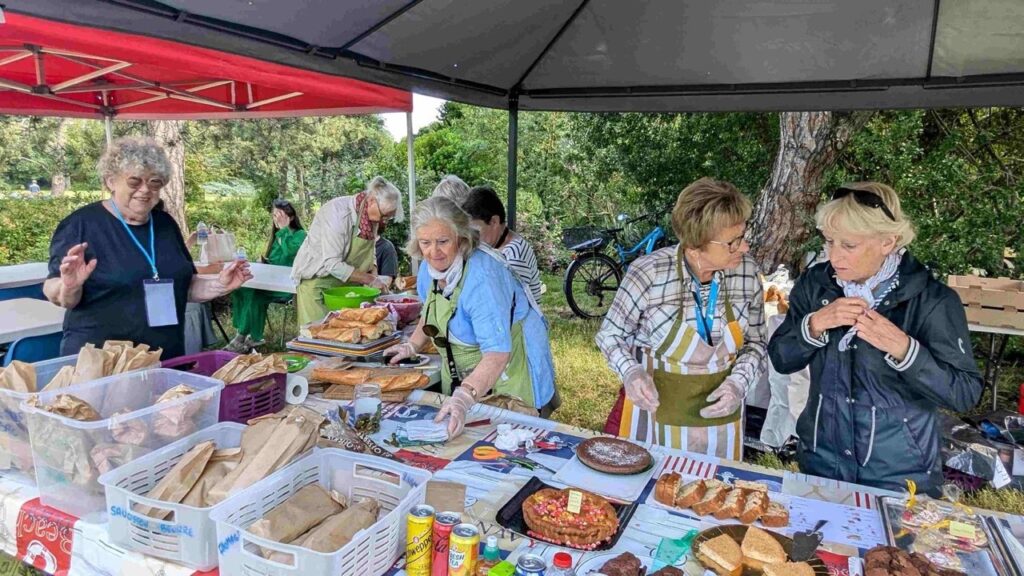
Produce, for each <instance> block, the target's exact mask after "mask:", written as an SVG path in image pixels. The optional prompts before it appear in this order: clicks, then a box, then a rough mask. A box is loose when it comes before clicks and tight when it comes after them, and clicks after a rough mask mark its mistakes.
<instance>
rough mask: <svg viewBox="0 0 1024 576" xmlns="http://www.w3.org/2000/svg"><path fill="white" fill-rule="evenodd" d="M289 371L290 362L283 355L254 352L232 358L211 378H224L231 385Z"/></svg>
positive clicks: (225, 382)
mask: <svg viewBox="0 0 1024 576" xmlns="http://www.w3.org/2000/svg"><path fill="white" fill-rule="evenodd" d="M287 372H288V364H287V363H286V362H285V361H284V359H282V358H281V357H279V356H276V355H269V356H263V355H262V354H259V353H255V352H254V353H252V354H246V355H243V356H237V357H235V358H232V359H231V361H230V362H228V363H227V364H225V365H224V366H221V368H220V369H219V370H217V371H216V372H214V373H213V376H211V378H214V379H216V380H223V381H224V384H226V385H231V384H237V383H239V382H248V381H250V380H255V379H257V378H263V377H266V376H270V375H272V374H286V373H287Z"/></svg>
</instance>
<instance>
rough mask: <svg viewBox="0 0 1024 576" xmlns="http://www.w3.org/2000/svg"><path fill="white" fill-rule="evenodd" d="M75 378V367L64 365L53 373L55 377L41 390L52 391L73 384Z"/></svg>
mask: <svg viewBox="0 0 1024 576" xmlns="http://www.w3.org/2000/svg"><path fill="white" fill-rule="evenodd" d="M74 379H75V367H74V366H64V367H63V368H61V369H60V370H58V371H57V373H56V374H54V375H53V378H51V379H50V381H49V382H47V383H46V386H43V389H42V390H40V392H51V391H53V390H60V389H62V388H67V387H68V386H71V383H72V381H73V380H74Z"/></svg>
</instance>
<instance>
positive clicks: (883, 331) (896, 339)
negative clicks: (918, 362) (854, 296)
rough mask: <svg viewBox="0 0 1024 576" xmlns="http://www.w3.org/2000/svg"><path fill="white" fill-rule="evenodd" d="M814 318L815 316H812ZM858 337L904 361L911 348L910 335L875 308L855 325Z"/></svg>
mask: <svg viewBox="0 0 1024 576" xmlns="http://www.w3.org/2000/svg"><path fill="white" fill-rule="evenodd" d="M812 320H813V318H812ZM854 328H856V329H857V337H858V338H860V339H861V340H863V341H865V342H867V343H868V344H871V345H872V346H874V347H875V348H878V349H879V350H881V351H882V352H885V353H886V354H888V355H890V356H892V357H893V358H895V359H896V361H897V362H902V361H903V359H904V358H906V357H907V351H909V350H910V336H907V333H906V332H904V331H903V330H900V329H899V327H898V326H896V325H895V324H893V323H892V322H890V321H889V319H888V318H886V317H885V316H882V315H881V314H879V313H878V312H875V311H874V310H868V311H867V312H866V313H865V314H864V315H862V316H861V317H860V318H859V319H858V320H857V323H856V324H855V325H854Z"/></svg>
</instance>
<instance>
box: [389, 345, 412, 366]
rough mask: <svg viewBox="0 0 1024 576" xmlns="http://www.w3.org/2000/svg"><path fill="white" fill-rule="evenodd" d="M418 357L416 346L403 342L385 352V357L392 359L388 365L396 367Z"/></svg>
mask: <svg viewBox="0 0 1024 576" xmlns="http://www.w3.org/2000/svg"><path fill="white" fill-rule="evenodd" d="M415 356H416V346H414V345H413V343H412V342H402V343H401V344H395V345H394V346H392V347H390V348H388V349H386V350H384V357H385V358H390V360H389V361H388V364H391V365H395V364H398V363H399V362H400V361H402V360H405V359H406V358H413V357H415Z"/></svg>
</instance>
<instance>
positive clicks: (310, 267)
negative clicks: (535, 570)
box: [292, 176, 402, 326]
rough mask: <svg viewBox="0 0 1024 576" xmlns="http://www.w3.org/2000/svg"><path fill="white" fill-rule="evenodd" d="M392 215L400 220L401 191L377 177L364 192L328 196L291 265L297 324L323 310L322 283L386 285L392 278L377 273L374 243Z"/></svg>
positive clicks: (327, 285)
mask: <svg viewBox="0 0 1024 576" xmlns="http://www.w3.org/2000/svg"><path fill="white" fill-rule="evenodd" d="M392 219H396V220H398V221H401V219H402V195H401V192H399V191H398V188H395V186H394V185H392V184H391V183H390V182H388V181H387V180H385V179H384V178H381V177H380V176H377V177H376V178H374V179H373V180H372V181H371V182H370V184H369V186H367V187H366V190H364V191H363V192H360V193H359V194H356V195H355V196H342V197H340V198H335V199H333V200H328V201H327V202H325V203H324V205H323V206H321V207H320V210H318V211H317V213H316V216H314V217H313V224H312V225H311V226H310V227H309V234H308V235H307V236H306V241H305V242H304V243H303V244H302V247H301V248H299V253H298V254H297V255H296V256H295V263H294V264H293V265H292V279H294V280H295V281H296V282H297V283H298V288H297V289H296V308H297V310H298V312H297V316H298V321H299V325H300V326H302V325H303V324H309V323H310V322H316V321H318V320H320V319H322V318H323V317H324V316H326V315H327V307H326V306H324V296H323V291H324V290H325V289H327V288H334V287H336V286H345V285H365V286H373V287H375V288H380V289H381V290H384V289H387V287H388V285H389V284H390V283H391V278H388V277H385V276H378V275H377V268H376V252H375V243H376V237H377V235H378V234H380V233H383V231H384V226H385V224H387V222H389V221H390V220H392Z"/></svg>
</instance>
